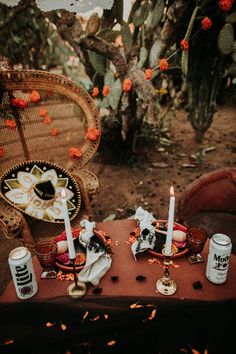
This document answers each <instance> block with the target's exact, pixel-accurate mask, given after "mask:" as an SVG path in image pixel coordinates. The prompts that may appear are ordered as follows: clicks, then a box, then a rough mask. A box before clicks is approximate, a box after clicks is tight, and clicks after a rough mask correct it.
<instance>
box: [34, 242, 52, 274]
mask: <svg viewBox="0 0 236 354" xmlns="http://www.w3.org/2000/svg"><path fill="white" fill-rule="evenodd" d="M35 254H36V256H37V258H38V260H39V263H40V265H41V267H42V274H41V279H51V278H56V276H57V272H56V270H55V268H54V266H55V263H56V257H57V243H56V242H55V241H38V242H37V243H36V247H35Z"/></svg>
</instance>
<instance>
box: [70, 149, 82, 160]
mask: <svg viewBox="0 0 236 354" xmlns="http://www.w3.org/2000/svg"><path fill="white" fill-rule="evenodd" d="M69 155H70V157H78V158H80V157H81V156H82V155H83V154H82V151H81V150H80V149H79V148H75V147H73V146H72V147H71V148H70V150H69Z"/></svg>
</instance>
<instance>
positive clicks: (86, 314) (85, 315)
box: [82, 311, 89, 322]
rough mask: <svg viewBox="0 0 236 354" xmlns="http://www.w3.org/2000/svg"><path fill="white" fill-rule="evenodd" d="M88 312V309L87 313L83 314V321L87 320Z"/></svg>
mask: <svg viewBox="0 0 236 354" xmlns="http://www.w3.org/2000/svg"><path fill="white" fill-rule="evenodd" d="M88 314H89V312H88V311H86V312H85V314H84V316H83V318H82V322H83V321H84V320H85V318H86V317H88Z"/></svg>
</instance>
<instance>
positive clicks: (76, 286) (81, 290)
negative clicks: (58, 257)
mask: <svg viewBox="0 0 236 354" xmlns="http://www.w3.org/2000/svg"><path fill="white" fill-rule="evenodd" d="M71 262H72V265H73V273H74V279H75V281H74V282H73V283H72V284H70V285H69V286H68V288H67V294H68V295H69V296H70V297H71V298H72V299H75V300H76V299H79V298H81V297H82V296H84V295H85V293H86V284H85V283H83V282H81V281H78V280H77V274H76V269H75V259H71Z"/></svg>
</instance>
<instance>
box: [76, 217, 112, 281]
mask: <svg viewBox="0 0 236 354" xmlns="http://www.w3.org/2000/svg"><path fill="white" fill-rule="evenodd" d="M80 225H81V226H82V227H83V228H85V230H84V231H82V232H81V233H80V236H79V239H80V243H81V244H82V245H83V246H84V247H85V248H86V263H85V266H84V268H83V269H82V270H81V271H80V272H79V275H78V280H79V281H82V282H85V283H86V282H90V283H91V284H93V285H98V284H99V281H100V279H101V278H102V277H103V276H104V274H106V272H107V271H108V269H109V268H110V266H111V257H110V255H109V254H107V253H106V251H105V250H102V249H101V250H99V251H97V252H95V248H94V247H92V248H90V245H89V242H90V239H91V237H92V236H93V235H94V233H93V229H94V227H95V226H96V224H95V222H90V221H88V220H82V221H81V222H80Z"/></svg>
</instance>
